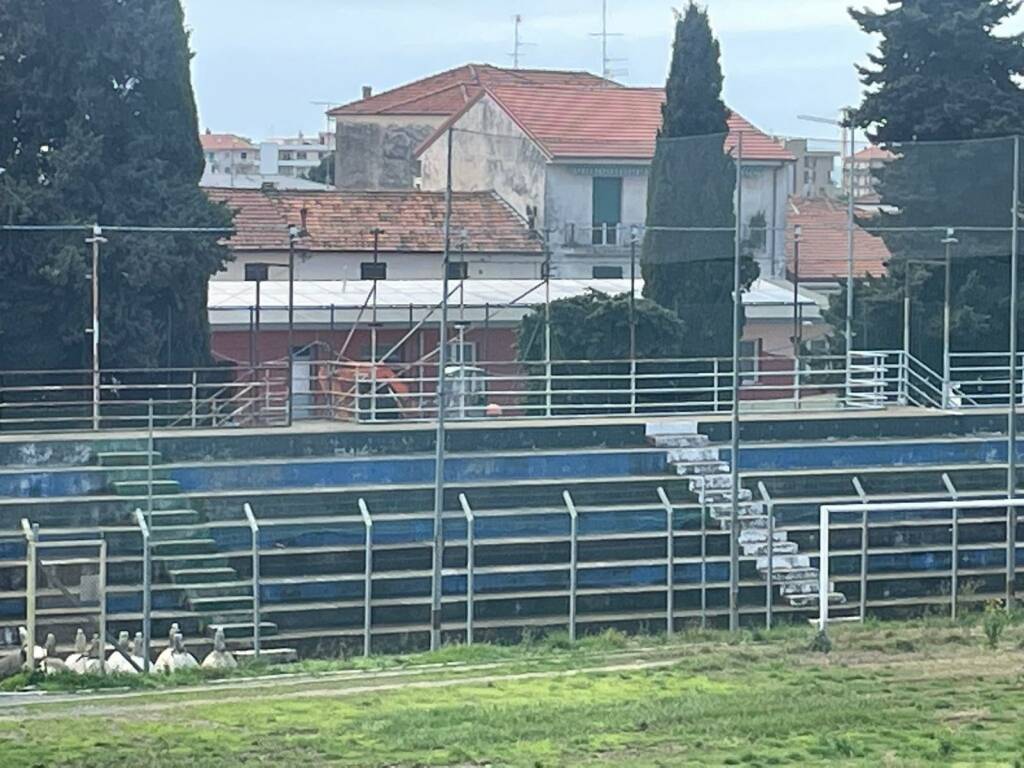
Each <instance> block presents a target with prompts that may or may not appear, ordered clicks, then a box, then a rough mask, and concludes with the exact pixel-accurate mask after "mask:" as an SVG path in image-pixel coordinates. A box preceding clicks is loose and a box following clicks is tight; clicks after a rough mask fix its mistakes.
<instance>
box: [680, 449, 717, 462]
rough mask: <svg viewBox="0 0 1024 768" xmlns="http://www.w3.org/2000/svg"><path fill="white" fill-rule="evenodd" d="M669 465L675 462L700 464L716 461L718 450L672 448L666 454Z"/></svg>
mask: <svg viewBox="0 0 1024 768" xmlns="http://www.w3.org/2000/svg"><path fill="white" fill-rule="evenodd" d="M667 453H668V460H669V462H670V463H672V464H675V463H677V462H700V463H706V462H710V461H714V462H717V461H718V449H716V448H704V447H701V448H672V449H671V450H669V451H668V452H667Z"/></svg>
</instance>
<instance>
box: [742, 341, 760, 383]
mask: <svg viewBox="0 0 1024 768" xmlns="http://www.w3.org/2000/svg"><path fill="white" fill-rule="evenodd" d="M761 342H762V340H761V339H754V340H753V341H741V342H740V382H741V383H743V384H756V383H757V378H758V374H759V372H760V366H761Z"/></svg>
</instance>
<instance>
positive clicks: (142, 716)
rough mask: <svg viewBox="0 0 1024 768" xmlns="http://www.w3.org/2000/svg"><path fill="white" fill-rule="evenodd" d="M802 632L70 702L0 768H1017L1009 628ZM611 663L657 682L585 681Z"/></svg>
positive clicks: (37, 708) (487, 649) (627, 675)
mask: <svg viewBox="0 0 1024 768" xmlns="http://www.w3.org/2000/svg"><path fill="white" fill-rule="evenodd" d="M813 634H814V633H813V631H812V630H810V629H809V628H807V627H786V628H781V629H779V630H776V631H773V632H767V633H766V632H748V633H742V634H739V635H736V636H725V635H723V634H720V633H713V632H712V633H700V632H693V633H684V634H682V635H680V636H677V637H675V638H672V639H670V640H669V639H666V638H657V639H655V638H646V639H641V640H630V639H627V638H625V637H623V636H621V635H619V634H617V633H609V634H607V635H605V636H598V637H597V638H594V639H584V640H582V641H581V642H580V643H578V644H575V645H573V644H571V643H569V642H568V638H567V637H562V636H555V637H550V638H548V639H546V640H536V641H532V642H528V643H524V644H522V645H519V646H514V647H493V646H483V645H481V646H473V647H470V648H464V647H458V646H454V647H450V648H445V649H442V650H441V651H439V652H437V653H434V654H420V655H415V656H406V657H392V658H390V659H387V660H385V659H371V660H370V662H369V663H370V665H371V668H370V669H368V670H367V671H366V672H365V673H362V674H352V675H347V676H342V677H338V676H334V677H332V676H331V673H336V672H340V671H342V667H340V666H339V665H342V664H350V665H354V664H355V662H353V661H350V662H316V663H313V662H307V663H305V664H304V665H301V667H300V668H301V671H302V673H303V677H302V678H301V679H290V678H284V677H282V678H279V679H272V680H269V681H268V680H264V681H261V686H260V687H259V688H252V687H242V686H241V685H240V684H241V682H242V681H229V682H228V683H220V684H216V685H214V686H212V687H211V686H207V687H206V688H204V689H202V690H201V691H198V692H197V691H187V692H186V691H180V690H179V691H173V690H171V691H164V692H161V691H155V690H154V691H146V692H143V693H141V694H139V695H135V696H131V697H127V698H124V699H121V698H112V697H110V696H107V697H103V698H101V699H99V700H95V701H91V700H90V699H89V698H88V697H87V696H85V695H82V696H76V697H73V700H72V701H70V702H67V701H65V702H62V703H53V704H45V705H39V704H35V705H31V706H24V707H18V708H16V709H15V708H11V709H0V765H8V764H9V765H12V766H13V765H45V766H61V765H68V766H71V765H73V766H115V765H116V766H122V765H133V766H138V765H176V764H179V763H180V764H185V765H188V766H189V768H195V767H197V766H235V765H249V764H253V765H313V766H317V765H339V766H421V765H439V766H477V765H487V764H489V765H496V766H497V765H501V766H505V765H509V766H527V767H529V768H536V767H537V766H562V765H571V766H577V765H581V766H588V765H602V766H628V767H631V768H632V767H634V766H659V765H664V766H669V765H681V764H707V765H745V766H770V765H858V766H861V765H862V766H886V765H892V766H917V765H935V764H961V765H966V764H973V765H1007V766H1013V765H1024V726H1022V725H1021V723H1024V679H1022V676H1021V675H1022V672H1024V651H1022V650H1021V648H1020V646H1021V644H1022V642H1024V627H1022V626H1021V625H1020V624H1017V623H1014V624H1011V625H1010V626H1008V627H1007V628H1006V629H1005V631H1004V632H1003V634H1002V637H1001V640H1000V644H999V646H998V648H996V649H990V648H988V647H987V641H986V638H985V635H984V632H983V630H982V628H981V627H980V626H979V625H977V624H974V623H968V624H958V625H950V624H948V623H944V622H941V621H931V622H920V623H915V624H906V625H895V624H872V623H869V624H867V625H865V626H844V627H841V628H836V629H835V631H834V632H833V641H834V646H833V650H832V652H831V653H829V654H828V655H825V654H820V653H813V652H810V651H808V650H807V648H808V645H809V643H810V641H811V639H812V637H813ZM631 662H638V663H645V664H652V663H657V664H662V665H664V666H657V667H654V666H652V667H649V668H627V669H621V670H617V671H603V672H602V671H597V670H595V669H594V667H595V666H599V665H600V666H611V665H626V664H629V663H631ZM359 663H360V664H363V665H365V664H366V663H367V662H363V661H361V662H359ZM375 663H376V664H377V666H372V665H373V664H375ZM436 664H452V665H454V666H451V667H447V668H437V667H432V666H431V665H436ZM458 665H462V666H458ZM588 667H590V669H589V670H588V669H587V668H588ZM348 668H349V669H351V668H352V667H351V666H350V667H348ZM293 669H294V667H293ZM264 672H266V670H264ZM524 675H529V676H524ZM484 676H490V677H491V679H483V678H484ZM164 682H165V683H167V682H169V681H164ZM190 682H191V683H196V682H197V681H196V680H194V679H193V680H191V681H190ZM385 685H386V686H389V688H388V689H387V690H376V691H375V690H369V689H370V688H372V687H374V686H385ZM427 685H435V686H438V685H439V686H441V687H426V686H427ZM403 686H404V687H403Z"/></svg>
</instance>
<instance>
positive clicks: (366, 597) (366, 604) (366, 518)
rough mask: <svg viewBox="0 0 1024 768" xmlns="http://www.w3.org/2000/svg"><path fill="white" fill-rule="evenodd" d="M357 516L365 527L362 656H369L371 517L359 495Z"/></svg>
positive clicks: (371, 583)
mask: <svg viewBox="0 0 1024 768" xmlns="http://www.w3.org/2000/svg"><path fill="white" fill-rule="evenodd" d="M357 503H358V505H359V516H360V517H361V518H362V519H363V528H364V529H365V536H366V539H365V549H364V558H363V656H366V657H369V655H370V644H371V641H372V640H373V611H372V610H371V600H372V598H373V517H372V516H371V515H370V508H369V507H368V506H366V500H365V499H364V498H363V497H361V496H360V497H359V501H358V502H357Z"/></svg>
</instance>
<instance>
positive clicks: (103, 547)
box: [29, 534, 107, 675]
mask: <svg viewBox="0 0 1024 768" xmlns="http://www.w3.org/2000/svg"><path fill="white" fill-rule="evenodd" d="M100 535H101V536H102V535H103V534H100ZM99 557H100V562H99V573H98V574H97V581H99V598H100V606H99V610H100V615H99V629H100V674H101V675H103V674H106V672H107V651H106V649H107V540H106V539H103V540H102V541H101V542H100V555H99ZM29 650H30V652H32V651H33V649H32V647H31V646H30V647H29Z"/></svg>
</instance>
